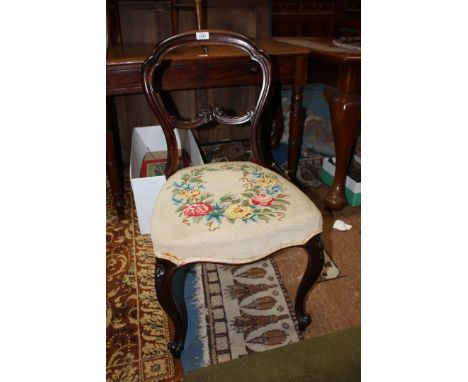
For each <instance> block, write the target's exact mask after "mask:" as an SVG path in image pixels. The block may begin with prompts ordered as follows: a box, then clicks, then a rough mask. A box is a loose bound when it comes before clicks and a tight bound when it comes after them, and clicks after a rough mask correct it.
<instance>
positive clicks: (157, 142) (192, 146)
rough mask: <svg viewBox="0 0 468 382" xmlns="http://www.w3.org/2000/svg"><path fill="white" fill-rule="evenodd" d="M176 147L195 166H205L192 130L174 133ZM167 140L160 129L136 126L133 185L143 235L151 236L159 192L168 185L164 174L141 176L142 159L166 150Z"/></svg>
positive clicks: (131, 178)
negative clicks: (185, 154) (184, 152)
mask: <svg viewBox="0 0 468 382" xmlns="http://www.w3.org/2000/svg"><path fill="white" fill-rule="evenodd" d="M175 134H176V138H177V146H178V148H179V149H180V150H182V149H184V150H185V151H186V152H187V153H188V154H189V156H190V162H191V164H192V165H194V166H195V165H200V164H203V159H202V157H201V155H200V150H199V149H198V145H197V143H196V142H195V139H194V137H193V134H192V132H191V131H190V130H177V129H176V130H175ZM166 150H167V145H166V139H165V137H164V133H163V130H162V128H161V126H147V127H135V128H134V129H133V132H132V148H131V154H130V182H131V185H132V191H133V197H134V199H135V206H136V210H137V216H138V225H139V228H140V233H141V234H142V235H147V234H149V233H151V216H152V214H153V206H154V202H155V200H156V197H157V196H158V194H159V190H160V189H161V187H162V186H163V185H164V183H165V182H166V177H165V176H164V175H160V176H150V177H141V176H140V171H141V166H142V163H143V159H144V158H145V155H146V154H147V153H151V152H161V151H166Z"/></svg>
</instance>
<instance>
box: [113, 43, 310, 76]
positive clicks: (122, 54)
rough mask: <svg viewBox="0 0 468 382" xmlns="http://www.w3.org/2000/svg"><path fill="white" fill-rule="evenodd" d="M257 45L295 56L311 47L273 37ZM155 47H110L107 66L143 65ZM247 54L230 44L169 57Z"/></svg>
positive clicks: (210, 57) (275, 53)
mask: <svg viewBox="0 0 468 382" xmlns="http://www.w3.org/2000/svg"><path fill="white" fill-rule="evenodd" d="M255 42H256V44H257V47H259V48H260V49H262V50H264V51H265V52H267V53H268V54H269V55H272V56H276V57H277V56H294V55H307V54H309V49H307V48H304V47H300V46H297V45H291V44H286V43H283V42H280V41H276V40H273V39H257V40H256V41H255ZM153 48H154V44H151V45H148V44H146V45H135V44H133V45H118V46H113V47H110V48H109V53H108V56H107V67H108V69H110V70H112V67H113V66H121V65H133V64H136V65H141V64H142V63H143V61H144V60H145V59H146V57H148V56H149V54H150V53H151V51H152V50H153ZM244 56H247V54H246V53H245V52H243V51H241V50H239V49H236V48H234V47H229V46H216V45H213V46H209V47H208V54H204V52H203V50H202V48H201V47H190V48H184V49H180V50H177V51H174V52H171V53H169V54H168V55H167V59H171V60H176V61H179V62H183V61H193V60H194V59H196V60H217V61H218V60H222V59H223V58H226V59H228V58H229V59H231V58H235V57H244Z"/></svg>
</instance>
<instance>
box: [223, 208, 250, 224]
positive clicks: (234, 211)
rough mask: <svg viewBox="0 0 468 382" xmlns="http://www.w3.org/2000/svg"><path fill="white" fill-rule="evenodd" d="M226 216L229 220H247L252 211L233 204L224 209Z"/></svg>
mask: <svg viewBox="0 0 468 382" xmlns="http://www.w3.org/2000/svg"><path fill="white" fill-rule="evenodd" d="M225 213H226V216H227V217H228V218H229V219H231V220H234V219H248V218H250V217H251V216H252V215H253V210H252V208H251V207H249V206H241V205H240V204H233V205H232V206H229V207H228V208H226V212H225Z"/></svg>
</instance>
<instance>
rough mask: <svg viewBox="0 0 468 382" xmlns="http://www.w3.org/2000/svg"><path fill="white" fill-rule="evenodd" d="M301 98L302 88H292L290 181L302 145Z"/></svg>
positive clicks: (302, 107)
mask: <svg viewBox="0 0 468 382" xmlns="http://www.w3.org/2000/svg"><path fill="white" fill-rule="evenodd" d="M303 98H304V87H303V86H293V88H292V95H291V113H290V117H289V140H288V146H289V148H288V176H289V177H290V179H291V180H292V181H295V180H296V172H297V163H298V161H299V150H300V146H301V143H302V134H303V130H304V116H305V109H304V106H303V105H302V99H303Z"/></svg>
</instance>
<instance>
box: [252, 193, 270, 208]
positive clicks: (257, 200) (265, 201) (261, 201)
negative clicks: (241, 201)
mask: <svg viewBox="0 0 468 382" xmlns="http://www.w3.org/2000/svg"><path fill="white" fill-rule="evenodd" d="M275 200H276V199H275V198H274V197H272V196H268V195H265V194H257V195H255V196H254V197H253V198H252V200H251V202H252V203H253V204H255V205H256V206H262V207H268V206H271V203H273V202H274V201H275Z"/></svg>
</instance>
